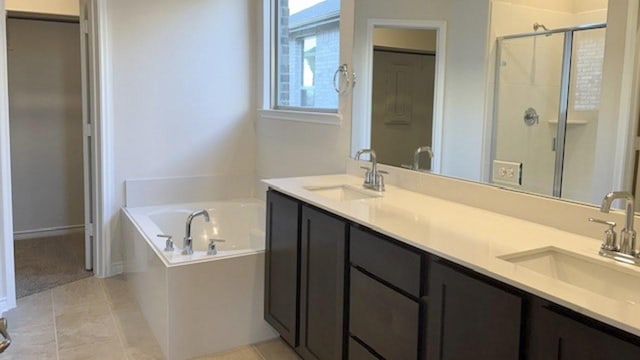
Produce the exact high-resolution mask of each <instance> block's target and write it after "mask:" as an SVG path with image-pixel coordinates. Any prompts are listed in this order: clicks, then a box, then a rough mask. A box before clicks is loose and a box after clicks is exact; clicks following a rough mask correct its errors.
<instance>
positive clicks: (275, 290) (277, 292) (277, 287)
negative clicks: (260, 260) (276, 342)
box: [264, 190, 300, 347]
mask: <svg viewBox="0 0 640 360" xmlns="http://www.w3.org/2000/svg"><path fill="white" fill-rule="evenodd" d="M299 224H300V204H299V203H298V202H297V201H295V200H293V199H291V198H289V197H286V196H284V195H282V194H280V193H277V192H274V191H271V190H270V191H269V192H268V193H267V223H266V225H267V229H266V230H267V233H266V241H267V242H266V252H265V295H264V317H265V320H266V321H267V322H268V323H269V324H271V326H273V327H274V328H275V329H276V330H277V331H278V332H279V333H280V335H281V336H282V338H283V339H284V340H285V341H286V342H287V343H289V345H291V346H293V347H295V346H297V345H298V326H297V325H298V321H297V314H298V294H299V290H298V289H299V288H298V284H299V277H298V274H299V258H298V250H299V243H300V242H299V239H300V231H299V229H300V228H299Z"/></svg>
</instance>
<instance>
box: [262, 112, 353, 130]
mask: <svg viewBox="0 0 640 360" xmlns="http://www.w3.org/2000/svg"><path fill="white" fill-rule="evenodd" d="M258 114H259V117H260V119H261V120H281V121H294V122H301V123H310V124H322V125H332V126H342V115H340V114H338V113H320V112H304V111H291V110H271V109H268V110H267V109H261V110H258Z"/></svg>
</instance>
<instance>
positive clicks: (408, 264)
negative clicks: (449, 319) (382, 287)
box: [350, 226, 424, 297]
mask: <svg viewBox="0 0 640 360" xmlns="http://www.w3.org/2000/svg"><path fill="white" fill-rule="evenodd" d="M423 256H424V255H422V254H421V253H419V252H417V251H412V250H409V249H406V248H404V247H401V246H400V245H397V244H394V243H392V242H391V241H390V240H387V239H383V238H382V237H380V236H377V235H375V234H373V233H370V232H366V231H363V230H361V229H358V228H355V227H353V226H352V227H351V241H350V261H351V264H352V265H354V266H356V267H360V268H362V269H364V270H365V271H367V272H369V273H371V274H373V275H375V276H377V277H379V278H380V279H382V280H384V281H387V282H389V283H390V284H392V285H393V286H396V287H398V288H400V289H402V290H404V291H406V292H407V293H409V294H411V295H413V296H415V297H420V296H422V294H421V291H420V284H421V274H422V271H421V269H422V258H423Z"/></svg>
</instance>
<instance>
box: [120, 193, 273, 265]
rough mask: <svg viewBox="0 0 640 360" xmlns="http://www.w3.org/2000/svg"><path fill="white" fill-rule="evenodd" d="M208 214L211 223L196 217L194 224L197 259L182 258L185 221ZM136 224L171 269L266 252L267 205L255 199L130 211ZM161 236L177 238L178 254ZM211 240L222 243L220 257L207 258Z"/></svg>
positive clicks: (194, 246) (188, 256)
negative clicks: (198, 213) (169, 249)
mask: <svg viewBox="0 0 640 360" xmlns="http://www.w3.org/2000/svg"><path fill="white" fill-rule="evenodd" d="M203 209H204V210H207V212H208V213H209V217H210V221H209V222H206V221H205V220H204V218H203V217H196V218H194V219H193V222H192V224H191V237H192V239H193V250H194V254H193V255H182V254H181V252H182V245H183V241H184V236H185V221H186V219H187V216H189V214H191V213H192V212H194V211H198V210H203ZM127 211H128V212H129V214H130V215H131V217H132V218H133V220H134V221H135V222H136V224H138V225H139V227H140V229H141V230H142V232H143V233H144V234H146V236H147V238H148V239H149V241H150V242H151V243H153V245H154V246H155V247H156V249H157V250H158V251H159V252H160V254H161V256H162V257H163V258H164V259H165V260H166V262H167V265H173V264H181V263H185V262H193V261H209V260H213V259H214V258H223V257H228V256H241V255H248V254H251V253H256V252H262V251H264V221H265V208H264V202H263V201H260V200H255V199H249V200H236V201H218V202H209V203H191V204H177V205H164V206H150V207H138V208H129V209H127ZM157 235H171V236H173V241H174V247H175V250H174V251H172V252H167V251H164V248H165V241H166V239H164V238H161V237H158V236H157ZM210 239H217V240H224V242H218V243H217V245H216V247H217V249H218V253H217V255H215V256H213V257H212V256H211V255H207V246H208V244H209V240H210Z"/></svg>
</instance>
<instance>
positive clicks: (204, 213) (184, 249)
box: [182, 210, 210, 255]
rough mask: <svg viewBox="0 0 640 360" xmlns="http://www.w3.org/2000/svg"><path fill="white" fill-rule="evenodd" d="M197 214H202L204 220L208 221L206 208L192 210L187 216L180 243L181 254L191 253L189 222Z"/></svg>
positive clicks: (191, 241)
mask: <svg viewBox="0 0 640 360" xmlns="http://www.w3.org/2000/svg"><path fill="white" fill-rule="evenodd" d="M198 216H204V220H205V221H206V222H209V221H210V218H209V212H208V211H207V210H200V211H194V212H193V213H191V215H189V216H188V217H187V223H186V227H185V232H184V242H183V244H182V255H191V254H193V239H192V238H191V222H193V219H195V218H196V217H198Z"/></svg>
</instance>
